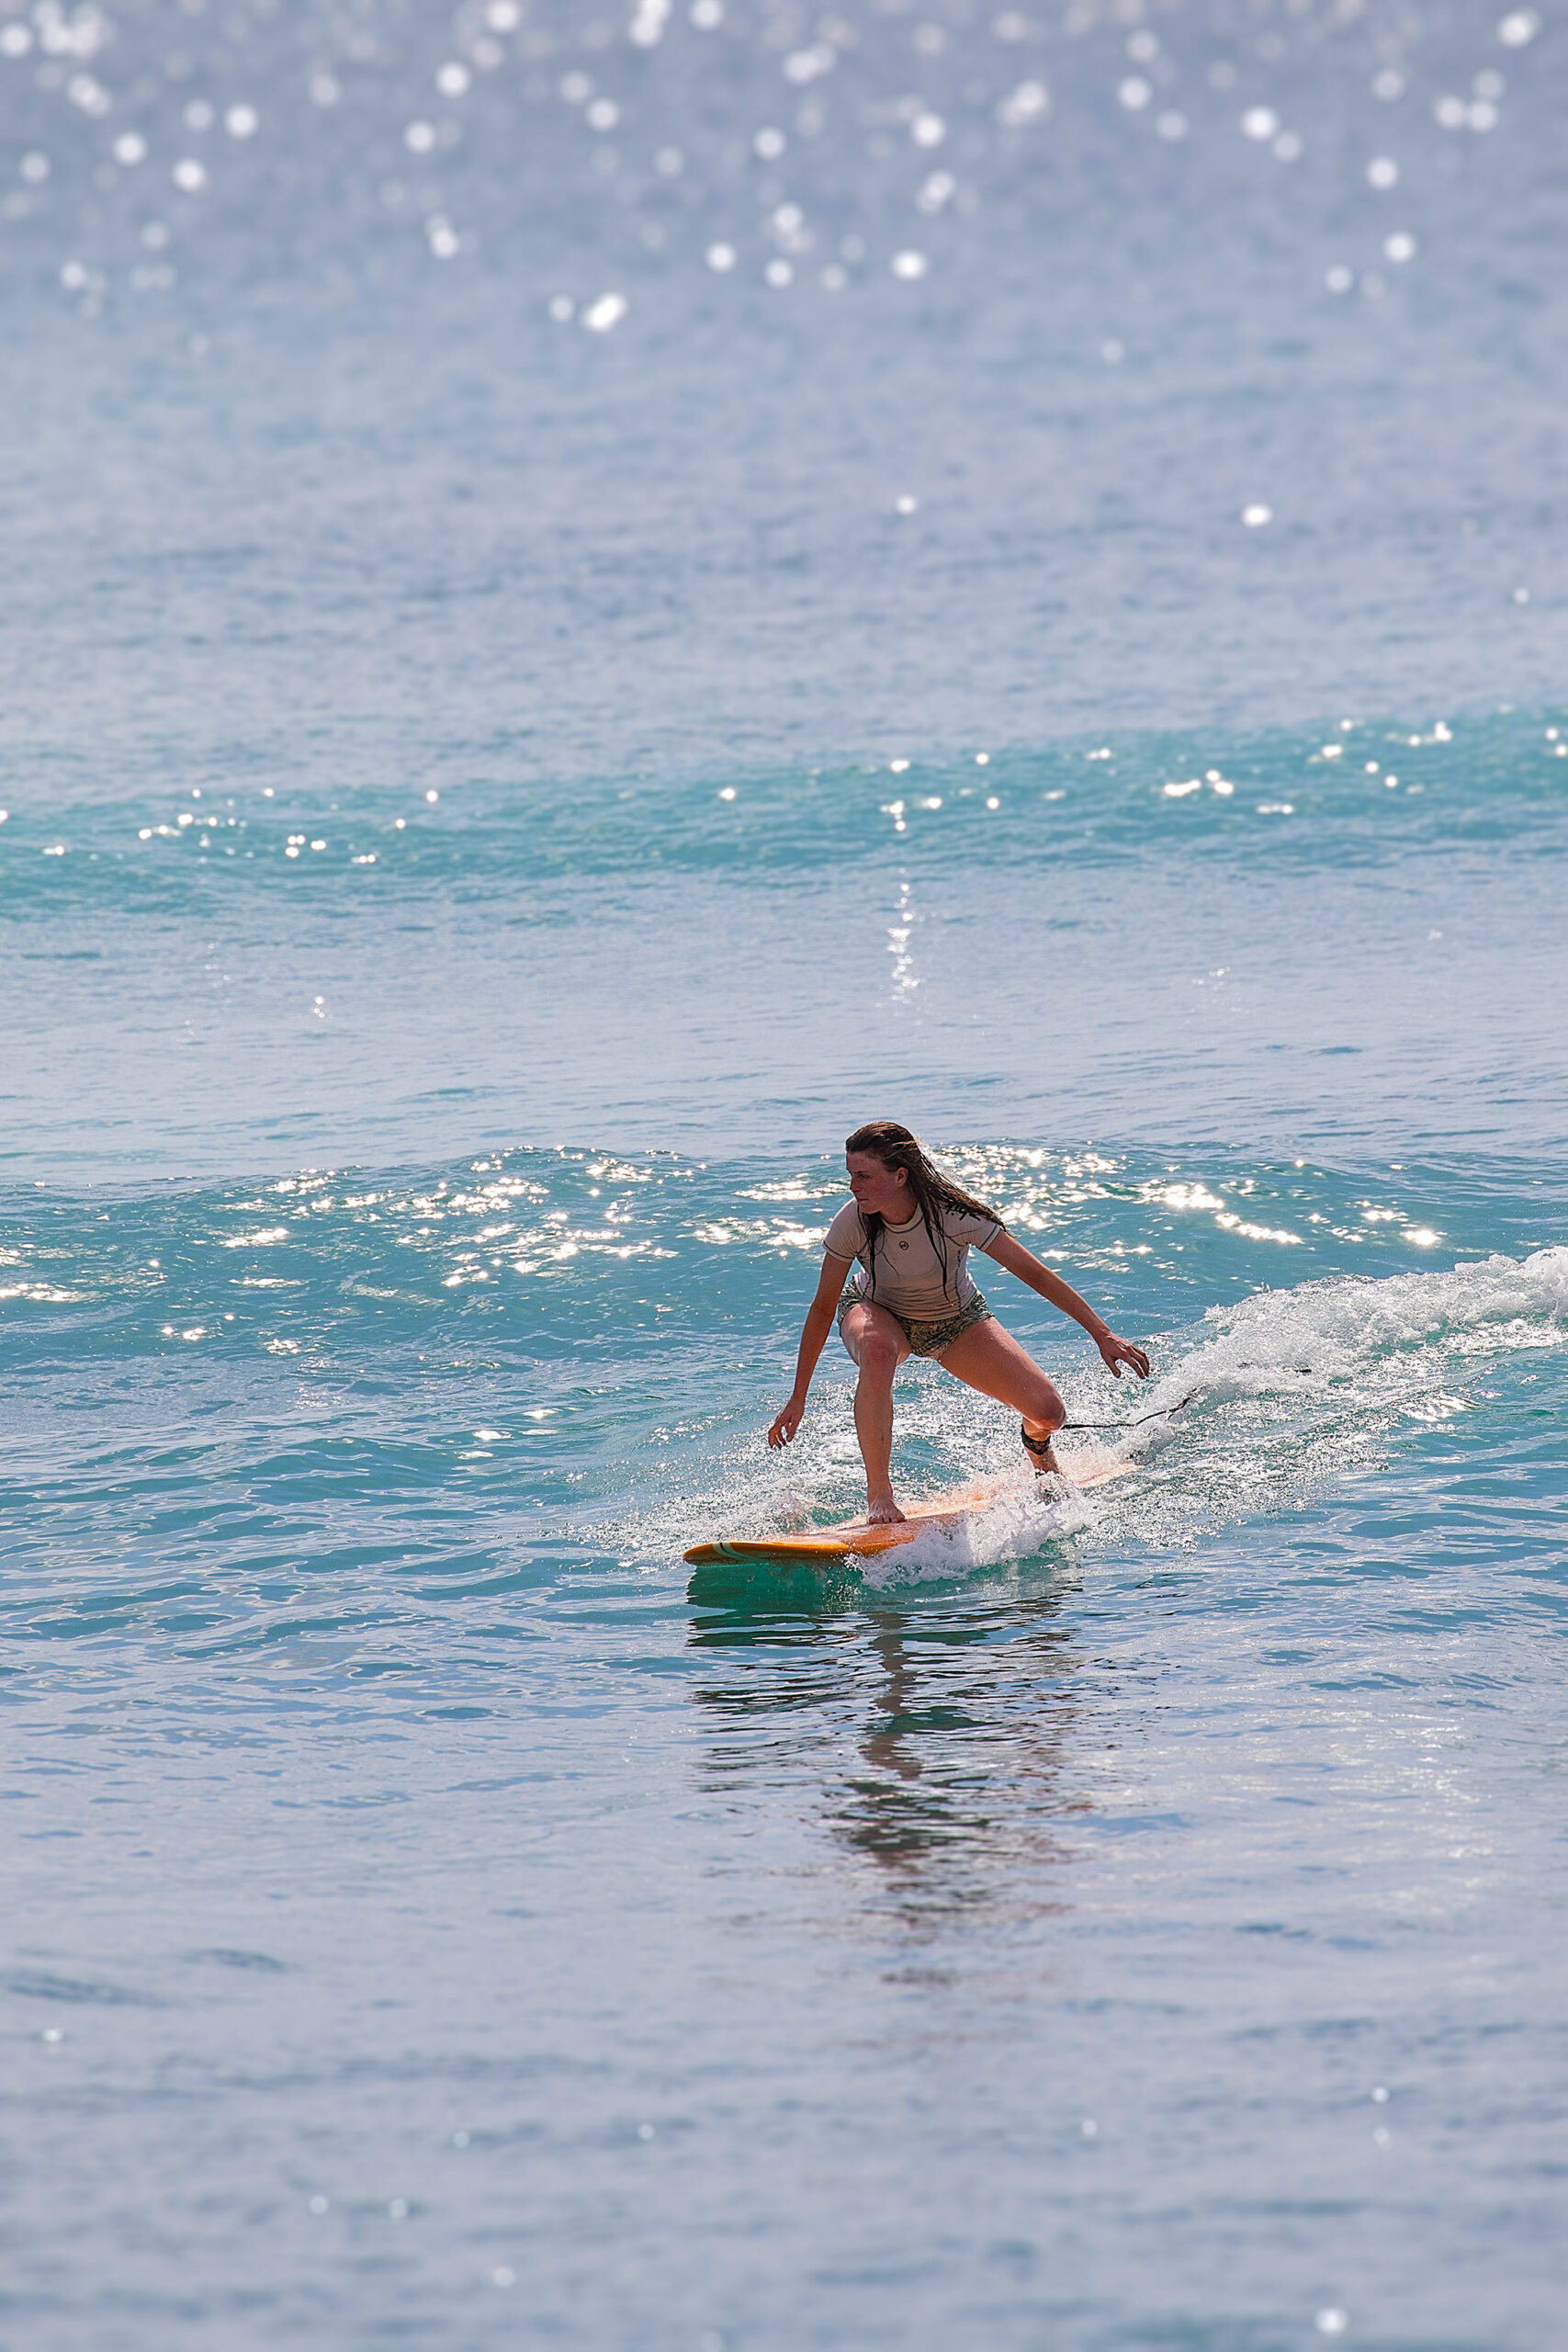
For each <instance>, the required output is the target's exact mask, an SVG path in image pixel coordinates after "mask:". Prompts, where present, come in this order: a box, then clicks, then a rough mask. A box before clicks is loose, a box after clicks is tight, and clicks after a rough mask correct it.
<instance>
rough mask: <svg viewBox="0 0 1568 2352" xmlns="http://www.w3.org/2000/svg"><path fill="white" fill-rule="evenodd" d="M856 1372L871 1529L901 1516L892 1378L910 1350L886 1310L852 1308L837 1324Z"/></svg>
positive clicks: (857, 1422)
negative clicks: (895, 1470) (895, 1478)
mask: <svg viewBox="0 0 1568 2352" xmlns="http://www.w3.org/2000/svg"><path fill="white" fill-rule="evenodd" d="M839 1329H840V1335H841V1337H842V1339H843V1342H844V1345H845V1347H846V1348H847V1349H848V1350H849V1351H850V1354H851V1355H852V1357H853V1359H854V1362H855V1363H856V1364H857V1365H858V1366H859V1369H860V1378H859V1379H858V1380H857V1381H856V1383H855V1435H856V1436H857V1437H858V1438H859V1440H860V1450H861V1459H862V1461H863V1463H864V1464H865V1515H866V1517H867V1519H868V1520H869V1521H871V1523H872V1525H873V1526H874V1527H885V1526H889V1525H891V1524H892V1522H893V1521H896V1520H900V1519H902V1518H903V1516H904V1514H903V1512H902V1511H901V1510H899V1508H898V1505H897V1501H896V1500H895V1499H894V1494H893V1375H894V1374H895V1373H896V1372H897V1369H898V1367H899V1365H900V1364H901V1363H903V1361H904V1358H905V1357H906V1356H907V1355H908V1352H909V1342H908V1340H907V1339H906V1337H905V1336H904V1329H903V1326H902V1324H901V1323H900V1322H899V1321H898V1318H897V1316H894V1315H889V1313H888V1312H887V1309H886V1307H885V1306H871V1305H870V1304H868V1303H867V1304H863V1305H861V1306H852V1307H851V1308H850V1311H849V1313H848V1314H847V1315H846V1316H845V1317H844V1319H843V1321H842V1323H841V1324H840V1326H839Z"/></svg>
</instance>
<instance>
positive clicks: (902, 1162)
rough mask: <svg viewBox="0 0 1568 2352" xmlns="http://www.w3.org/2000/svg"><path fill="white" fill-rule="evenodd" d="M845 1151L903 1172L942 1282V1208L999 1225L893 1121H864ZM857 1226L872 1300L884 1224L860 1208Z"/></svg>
mask: <svg viewBox="0 0 1568 2352" xmlns="http://www.w3.org/2000/svg"><path fill="white" fill-rule="evenodd" d="M844 1149H845V1150H846V1151H860V1152H864V1153H865V1154H866V1155H867V1157H868V1158H870V1159H880V1160H881V1162H882V1165H883V1166H884V1168H886V1169H888V1170H892V1169H895V1168H901V1169H902V1170H904V1173H905V1175H906V1176H907V1177H908V1180H909V1191H910V1193H911V1194H912V1195H913V1197H914V1202H915V1205H916V1207H917V1208H918V1209H919V1213H920V1222H921V1224H922V1225H923V1226H924V1227H925V1228H926V1235H927V1238H928V1239H929V1240H930V1242H931V1248H932V1249H933V1250H935V1251H936V1254H937V1262H938V1263H939V1264H940V1266H941V1268H942V1281H943V1283H945V1282H946V1280H947V1262H948V1261H947V1236H946V1234H945V1233H944V1232H943V1231H942V1211H943V1209H962V1210H964V1211H965V1212H966V1213H967V1214H968V1215H969V1216H988V1217H990V1218H992V1219H993V1220H994V1222H995V1223H996V1224H998V1225H1000V1223H1001V1219H1000V1217H999V1216H997V1213H996V1211H995V1209H994V1208H992V1207H991V1206H990V1205H989V1204H988V1203H987V1202H986V1201H980V1200H976V1197H975V1195H974V1193H966V1192H965V1191H964V1187H963V1185H962V1184H955V1183H954V1182H953V1179H952V1177H951V1176H944V1175H943V1174H942V1170H941V1169H940V1168H938V1167H936V1166H935V1165H934V1164H933V1163H932V1162H931V1160H930V1159H928V1158H927V1156H926V1152H925V1148H924V1147H923V1145H922V1144H921V1142H920V1139H919V1136H912V1135H911V1134H910V1133H909V1130H908V1127H901V1126H900V1125H898V1122H897V1119H868V1120H867V1121H866V1124H865V1125H864V1126H863V1127H857V1128H856V1129H855V1131H854V1133H853V1135H852V1136H845V1137H844ZM861 1223H862V1224H863V1226H864V1227H865V1270H866V1272H867V1274H868V1275H869V1276H870V1278H871V1295H872V1296H873V1297H874V1296H875V1295H876V1245H877V1243H878V1241H879V1240H880V1239H881V1238H882V1227H883V1223H884V1220H883V1218H882V1216H880V1214H879V1213H878V1212H877V1211H876V1210H874V1209H862V1211H861Z"/></svg>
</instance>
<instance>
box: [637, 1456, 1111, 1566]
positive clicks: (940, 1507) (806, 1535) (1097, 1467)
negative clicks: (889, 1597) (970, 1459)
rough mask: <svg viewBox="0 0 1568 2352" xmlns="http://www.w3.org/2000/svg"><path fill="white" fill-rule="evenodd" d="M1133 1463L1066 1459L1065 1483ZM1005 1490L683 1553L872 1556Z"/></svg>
mask: <svg viewBox="0 0 1568 2352" xmlns="http://www.w3.org/2000/svg"><path fill="white" fill-rule="evenodd" d="M1136 1468H1137V1464H1136V1463H1134V1462H1124V1461H1122V1460H1120V1459H1119V1458H1118V1457H1117V1456H1115V1455H1106V1456H1103V1457H1102V1458H1100V1460H1098V1461H1089V1462H1084V1463H1082V1464H1068V1465H1067V1483H1068V1484H1069V1486H1072V1487H1102V1486H1105V1485H1107V1484H1109V1482H1110V1481H1111V1479H1112V1478H1124V1477H1126V1476H1128V1474H1129V1472H1131V1471H1133V1470H1135V1469H1136ZM1007 1491H1008V1488H1007V1486H1006V1484H1005V1482H1002V1481H999V1480H997V1479H991V1480H990V1481H988V1482H987V1483H985V1484H976V1485H974V1486H969V1487H953V1488H951V1489H950V1490H949V1491H948V1492H947V1493H946V1494H944V1495H933V1496H932V1497H931V1499H930V1501H929V1502H923V1503H913V1504H911V1505H910V1507H909V1509H908V1510H907V1511H906V1513H905V1515H904V1517H903V1518H902V1519H901V1520H896V1521H894V1523H893V1525H892V1526H891V1527H874V1526H873V1525H872V1524H871V1522H870V1521H868V1520H863V1519H846V1520H840V1521H838V1522H836V1523H835V1524H834V1525H832V1526H830V1527H813V1528H808V1529H807V1530H806V1531H805V1532H803V1533H801V1534H798V1535H727V1536H723V1537H720V1538H718V1539H717V1540H716V1541H715V1542H713V1543H709V1544H693V1546H692V1548H691V1550H690V1551H689V1552H687V1553H685V1554H684V1555H682V1556H683V1557H684V1558H685V1559H686V1560H687V1561H688V1562H689V1563H690V1564H691V1566H694V1567H707V1566H712V1565H713V1564H714V1563H715V1562H717V1561H723V1560H728V1561H753V1562H762V1561H765V1562H769V1563H771V1564H772V1565H773V1566H778V1567H788V1566H809V1565H810V1564H811V1563H812V1562H813V1561H819V1562H823V1563H826V1562H829V1561H834V1560H840V1561H842V1560H848V1559H851V1558H857V1559H872V1558H874V1557H875V1555H877V1554H878V1553H879V1552H891V1551H894V1550H895V1549H897V1546H898V1545H899V1544H912V1543H913V1542H914V1541H915V1538H916V1537H917V1536H918V1535H920V1534H922V1533H923V1532H925V1530H926V1529H927V1528H931V1527H934V1528H953V1527H959V1526H962V1524H963V1522H964V1520H965V1519H967V1518H968V1517H969V1516H970V1515H971V1513H973V1512H975V1511H980V1510H990V1508H991V1506H992V1505H993V1504H994V1503H996V1502H998V1501H999V1500H1000V1499H1001V1498H1002V1497H1003V1496H1004V1495H1005V1494H1006V1493H1007Z"/></svg>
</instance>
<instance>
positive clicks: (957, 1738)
mask: <svg viewBox="0 0 1568 2352" xmlns="http://www.w3.org/2000/svg"><path fill="white" fill-rule="evenodd" d="M688 1598H689V1600H690V1601H691V1603H692V1606H693V1610H694V1615H693V1620H692V1629H691V1635H690V1642H691V1646H692V1648H693V1649H694V1650H703V1651H706V1652H708V1653H710V1654H711V1656H712V1657H713V1660H714V1663H715V1665H716V1666H720V1667H721V1668H722V1672H721V1674H720V1676H719V1678H718V1679H713V1680H707V1681H704V1682H703V1683H701V1684H700V1685H699V1686H698V1687H697V1690H696V1692H695V1696H696V1700H697V1703H698V1704H699V1705H700V1706H702V1707H704V1708H705V1709H707V1710H708V1711H709V1713H710V1714H711V1715H712V1716H713V1717H714V1718H715V1727H714V1731H713V1736H712V1739H711V1744H710V1747H709V1750H708V1758H707V1765H706V1771H705V1784H706V1787H707V1788H708V1790H709V1792H713V1793H730V1794H733V1793H734V1792H735V1791H736V1789H737V1784H738V1783H739V1782H740V1781H750V1783H751V1784H752V1785H758V1784H760V1783H766V1782H768V1781H772V1782H773V1783H774V1784H778V1783H783V1782H795V1783H798V1782H800V1781H803V1780H805V1779H806V1778H807V1777H809V1778H810V1779H811V1781H813V1782H818V1783H820V1787H821V1798H820V1804H821V1807H822V1811H823V1814H824V1815H825V1818H826V1820H827V1822H828V1824H829V1827H830V1829H831V1831H832V1833H833V1836H834V1838H836V1839H837V1840H838V1841H839V1842H840V1844H841V1845H842V1846H843V1847H844V1848H846V1849H848V1850H849V1851H850V1852H851V1853H852V1854H853V1855H855V1856H857V1857H864V1858H866V1859H867V1860H870V1861H872V1862H874V1863H875V1864H876V1865H877V1866H878V1871H879V1883H880V1884H881V1885H882V1887H883V1889H884V1890H885V1892H890V1893H891V1894H892V1896H893V1898H894V1902H895V1905H896V1908H897V1911H898V1913H899V1914H900V1916H901V1917H902V1918H903V1919H904V1921H905V1923H906V1925H908V1926H911V1927H914V1926H918V1925H919V1923H920V1922H922V1921H927V1922H929V1923H930V1924H931V1925H932V1926H934V1925H935V1924H936V1923H937V1921H938V1919H939V1918H940V1917H942V1916H944V1915H948V1914H951V1913H952V1912H953V1910H955V1909H957V1908H960V1907H968V1906H972V1905H985V1907H986V1908H987V1911H988V1912H991V1913H993V1914H994V1913H995V1912H996V1911H997V1910H998V1908H1000V1909H1001V1910H1003V1911H1010V1912H1013V1913H1015V1914H1016V1915H1017V1916H1019V1917H1025V1916H1028V1917H1038V1916H1040V1914H1041V1913H1042V1912H1043V1911H1051V1910H1059V1909H1061V1908H1063V1907H1065V1906H1064V1905H1063V1904H1062V1902H1061V1901H1060V1899H1059V1898H1060V1871H1061V1869H1062V1867H1063V1866H1064V1864H1065V1863H1066V1861H1067V1860H1068V1859H1069V1849H1068V1846H1067V1844H1066V1841H1065V1840H1064V1839H1063V1838H1062V1836H1061V1825H1062V1823H1063V1821H1064V1818H1065V1817H1066V1815H1068V1814H1072V1813H1078V1812H1082V1811H1083V1810H1085V1809H1086V1806H1087V1803H1088V1800H1087V1799H1086V1798H1085V1797H1084V1796H1083V1795H1082V1794H1081V1793H1080V1792H1079V1790H1078V1789H1077V1787H1076V1786H1075V1787H1074V1788H1073V1789H1072V1790H1071V1791H1070V1792H1069V1791H1068V1790H1067V1789H1066V1788H1065V1787H1064V1776H1063V1749H1064V1747H1065V1744H1066V1738H1067V1736H1068V1733H1069V1731H1070V1729H1071V1727H1072V1725H1073V1723H1074V1721H1075V1719H1076V1717H1077V1715H1078V1714H1079V1713H1080V1712H1081V1708H1082V1699H1081V1694H1080V1692H1079V1691H1078V1682H1079V1678H1080V1675H1081V1669H1082V1661H1081V1660H1080V1658H1079V1657H1078V1655H1077V1651H1076V1650H1075V1648H1074V1646H1073V1644H1072V1638H1071V1636H1070V1634H1068V1633H1067V1632H1066V1629H1065V1628H1063V1627H1062V1626H1061V1625H1059V1624H1058V1623H1055V1619H1056V1616H1057V1613H1058V1611H1059V1610H1060V1607H1061V1596H1060V1595H1050V1594H1047V1595H1040V1594H1036V1595H1032V1596H1031V1597H1029V1598H1028V1599H1023V1598H1011V1599H1007V1600H999V1599H995V1598H993V1599H990V1600H986V1601H984V1602H973V1601H972V1602H970V1603H969V1604H968V1605H967V1606H964V1607H962V1608H961V1607H960V1606H958V1605H957V1604H955V1603H954V1602H953V1601H952V1600H944V1601H938V1600H934V1599H932V1598H931V1597H930V1596H923V1597H922V1598H921V1600H919V1602H917V1603H913V1604H905V1605H897V1604H893V1603H889V1602H888V1601H887V1600H886V1597H885V1596H883V1595H875V1596H872V1595H868V1594H867V1593H865V1592H864V1590H863V1588H862V1586H861V1584H860V1580H859V1578H858V1577H855V1576H851V1575H844V1576H840V1577H835V1578H833V1579H832V1580H831V1581H830V1582H829V1583H826V1584H825V1583H824V1581H823V1579H822V1578H821V1577H819V1576H818V1577H811V1578H809V1579H807V1577H805V1576H799V1577H795V1576H792V1577H790V1578H789V1579H788V1582H787V1585H785V1584H783V1583H779V1582H774V1583H772V1584H770V1585H769V1586H768V1588H767V1589H766V1591H765V1593H763V1592H761V1591H760V1590H759V1589H758V1585H757V1582H756V1580H755V1576H754V1573H753V1575H752V1576H751V1578H750V1585H749V1588H748V1584H747V1581H746V1580H744V1579H742V1578H741V1577H738V1576H737V1574H736V1571H735V1570H734V1569H733V1568H730V1569H728V1570H724V1571H720V1572H719V1575H718V1576H717V1577H716V1576H715V1575H714V1574H713V1573H712V1572H711V1571H710V1572H705V1573H700V1574H699V1575H697V1576H695V1577H693V1579H692V1582H691V1586H690V1588H689V1592H688ZM871 1600H874V1604H875V1605H874V1606H868V1605H867V1603H868V1601H871ZM1047 1887H1049V1888H1050V1890H1051V1896H1052V1899H1049V1900H1048V1899H1046V1889H1047Z"/></svg>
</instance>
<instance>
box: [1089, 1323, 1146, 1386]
mask: <svg viewBox="0 0 1568 2352" xmlns="http://www.w3.org/2000/svg"><path fill="white" fill-rule="evenodd" d="M1095 1345H1096V1346H1097V1347H1098V1348H1099V1350H1100V1355H1101V1356H1102V1357H1103V1359H1104V1361H1105V1363H1106V1366H1107V1368H1108V1369H1109V1371H1110V1372H1111V1376H1112V1378H1113V1379H1116V1380H1120V1379H1121V1377H1122V1365H1123V1364H1124V1363H1130V1364H1131V1365H1132V1367H1133V1370H1134V1372H1135V1373H1136V1374H1137V1375H1138V1378H1139V1379H1140V1380H1146V1379H1147V1378H1148V1376H1149V1360H1148V1358H1147V1356H1146V1355H1145V1353H1144V1351H1143V1350H1142V1348H1134V1347H1133V1346H1131V1345H1130V1344H1129V1343H1128V1341H1127V1340H1119V1339H1118V1338H1117V1337H1116V1334H1115V1332H1114V1331H1107V1333H1106V1334H1105V1337H1104V1339H1103V1340H1096V1342H1095Z"/></svg>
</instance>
